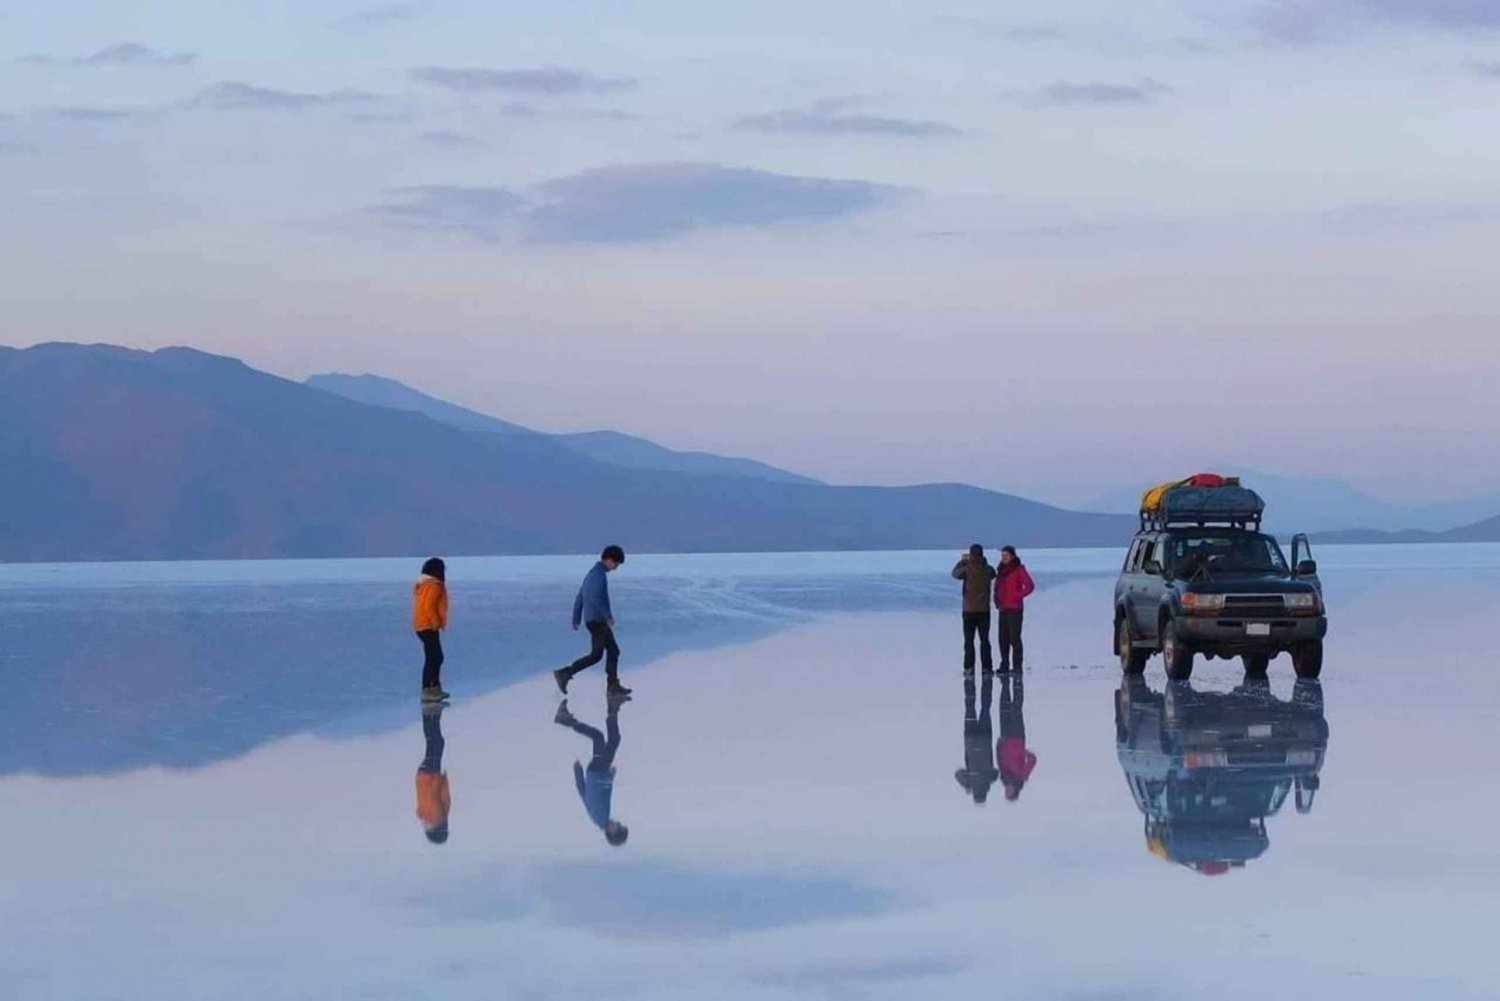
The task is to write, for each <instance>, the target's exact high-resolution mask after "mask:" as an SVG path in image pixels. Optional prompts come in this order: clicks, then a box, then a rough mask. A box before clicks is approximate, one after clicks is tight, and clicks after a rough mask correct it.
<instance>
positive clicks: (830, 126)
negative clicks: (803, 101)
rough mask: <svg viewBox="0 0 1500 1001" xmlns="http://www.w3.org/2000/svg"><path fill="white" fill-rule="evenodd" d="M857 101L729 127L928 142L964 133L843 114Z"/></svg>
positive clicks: (751, 118) (750, 118)
mask: <svg viewBox="0 0 1500 1001" xmlns="http://www.w3.org/2000/svg"><path fill="white" fill-rule="evenodd" d="M851 103H859V102H858V99H850V98H843V99H836V100H831V101H824V102H821V103H819V104H816V105H814V106H813V107H811V108H800V109H799V108H787V109H783V110H781V111H772V112H768V113H766V114H761V115H746V116H745V117H743V118H737V119H735V121H734V122H733V126H734V127H735V128H737V129H748V130H751V131H755V132H787V133H799V134H803V135H820V136H893V137H899V138H907V139H931V138H938V137H943V136H959V135H963V134H964V130H963V129H960V128H958V127H957V126H955V125H949V124H948V123H947V122H939V121H934V120H931V119H923V118H896V117H892V116H888V115H872V114H867V113H860V112H852V111H848V110H846V109H847V108H848V106H849V105H850V104H851Z"/></svg>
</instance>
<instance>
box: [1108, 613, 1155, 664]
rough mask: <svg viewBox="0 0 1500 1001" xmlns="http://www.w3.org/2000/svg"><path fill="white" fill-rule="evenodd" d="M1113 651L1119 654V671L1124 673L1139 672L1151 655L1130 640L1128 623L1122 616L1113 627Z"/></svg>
mask: <svg viewBox="0 0 1500 1001" xmlns="http://www.w3.org/2000/svg"><path fill="white" fill-rule="evenodd" d="M1115 653H1117V654H1119V655H1120V671H1121V672H1122V673H1124V674H1140V673H1141V672H1142V671H1144V670H1145V669H1146V658H1147V657H1149V656H1150V655H1151V651H1149V650H1138V649H1136V647H1135V646H1134V645H1133V644H1132V643H1131V642H1130V623H1129V622H1128V621H1127V620H1126V619H1125V618H1123V617H1122V618H1121V619H1120V623H1119V625H1118V626H1117V627H1116V628H1115Z"/></svg>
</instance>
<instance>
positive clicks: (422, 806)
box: [417, 702, 453, 845]
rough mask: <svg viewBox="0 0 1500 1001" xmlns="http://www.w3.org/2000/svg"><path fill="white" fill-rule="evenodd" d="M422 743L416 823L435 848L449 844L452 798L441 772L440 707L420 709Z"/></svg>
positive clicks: (418, 771)
mask: <svg viewBox="0 0 1500 1001" xmlns="http://www.w3.org/2000/svg"><path fill="white" fill-rule="evenodd" d="M422 739H423V740H424V742H425V744H426V747H425V752H424V754H423V756H422V763H421V764H420V765H418V766H417V819H418V820H420V821H421V822H422V830H423V831H424V832H426V834H427V840H428V841H431V842H432V843H433V844H435V845H440V844H443V843H444V842H445V841H447V840H448V813H449V811H451V810H452V808H453V795H452V793H451V792H450V791H449V788H448V773H447V772H445V771H443V749H444V747H446V746H447V743H446V742H445V741H444V740H443V705H442V703H441V702H440V703H438V704H437V705H430V706H423V707H422Z"/></svg>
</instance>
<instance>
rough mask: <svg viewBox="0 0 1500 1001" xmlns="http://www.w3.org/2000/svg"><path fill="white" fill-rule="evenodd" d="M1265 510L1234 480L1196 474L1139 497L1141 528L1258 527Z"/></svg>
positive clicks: (1257, 495)
mask: <svg viewBox="0 0 1500 1001" xmlns="http://www.w3.org/2000/svg"><path fill="white" fill-rule="evenodd" d="M1265 508H1266V505H1265V502H1264V501H1262V500H1261V499H1260V494H1258V493H1256V492H1255V491H1254V490H1251V489H1250V488H1248V487H1243V486H1241V485H1240V481H1239V479H1238V478H1237V477H1233V476H1230V477H1224V476H1219V475H1218V474H1216V473H1199V474H1197V475H1196V476H1190V477H1188V478H1187V479H1185V480H1173V481H1171V482H1169V483H1161V484H1158V485H1156V486H1154V487H1152V488H1151V489H1150V490H1147V491H1146V492H1145V494H1144V495H1143V496H1142V497H1141V524H1142V525H1146V524H1155V525H1159V526H1166V525H1210V524H1217V525H1224V524H1229V525H1240V526H1259V524H1260V519H1261V515H1262V514H1263V513H1264V511H1265Z"/></svg>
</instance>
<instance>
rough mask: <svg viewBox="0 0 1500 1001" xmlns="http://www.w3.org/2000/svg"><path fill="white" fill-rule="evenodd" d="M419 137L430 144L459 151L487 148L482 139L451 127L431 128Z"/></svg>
mask: <svg viewBox="0 0 1500 1001" xmlns="http://www.w3.org/2000/svg"><path fill="white" fill-rule="evenodd" d="M417 138H418V139H420V140H421V141H422V142H424V143H426V144H427V145H429V146H436V147H438V148H439V149H448V150H455V151H459V152H472V151H475V150H482V149H486V148H487V146H486V144H485V142H484V141H483V140H482V139H477V138H475V137H474V136H471V135H468V134H466V133H463V132H453V131H451V130H449V129H431V130H429V131H427V132H423V133H422V134H421V135H419V136H417Z"/></svg>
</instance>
